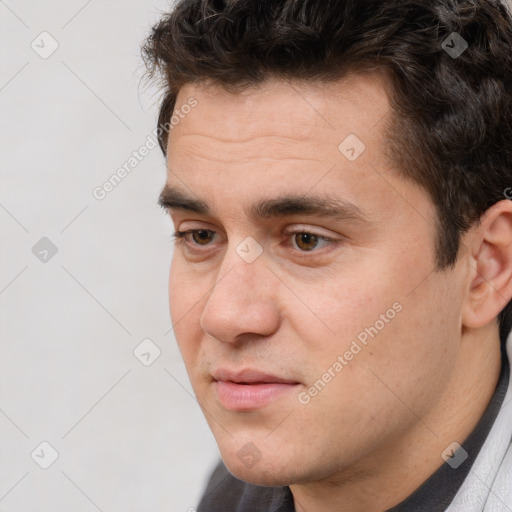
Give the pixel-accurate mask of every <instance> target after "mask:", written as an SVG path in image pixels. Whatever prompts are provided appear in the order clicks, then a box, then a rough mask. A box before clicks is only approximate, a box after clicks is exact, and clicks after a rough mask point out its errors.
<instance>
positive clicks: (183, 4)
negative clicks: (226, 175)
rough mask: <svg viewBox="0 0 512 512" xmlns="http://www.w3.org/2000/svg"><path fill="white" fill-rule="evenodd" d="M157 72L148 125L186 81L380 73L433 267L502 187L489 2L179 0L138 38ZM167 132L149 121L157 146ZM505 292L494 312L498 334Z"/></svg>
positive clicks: (495, 21) (501, 40) (507, 151)
mask: <svg viewBox="0 0 512 512" xmlns="http://www.w3.org/2000/svg"><path fill="white" fill-rule="evenodd" d="M142 55H143V58H144V61H145V63H146V66H147V68H148V74H149V77H150V78H154V77H155V76H156V75H158V76H159V77H160V78H161V79H162V80H163V85H164V96H163V100H162V103H161V107H160V114H159V119H158V123H159V126H163V125H164V124H165V123H166V122H167V125H168V124H169V123H168V121H169V119H170V117H171V115H172V113H173V110H174V107H175V103H176V97H177V94H178V91H179V89H180V88H181V87H182V86H183V85H185V84H194V83H195V84H197V83H203V82H205V83H206V82H210V83H216V84H219V85H221V86H223V87H224V88H225V89H226V90H228V91H231V92H237V91H242V90H243V89H245V88H247V87H250V86H254V85H256V84H259V83H262V82H264V81H265V80H266V79H268V78H271V77H277V78H281V79H284V80H298V81H305V82H310V83H314V82H317V83H322V82H325V83H327V82H331V81H335V80H340V79H343V78H344V77H345V76H347V75H349V74H351V73H358V72H359V73H371V72H383V73H385V76H386V77H387V78H388V81H387V83H388V84H389V91H388V97H389V99H390V104H391V106H392V116H391V117H392V122H388V123H387V124H386V135H387V139H388V144H389V148H388V154H389V156H390V161H391V162H392V163H393V164H394V165H395V166H396V168H397V170H398V172H399V173H400V174H401V175H402V176H404V177H407V178H409V179H412V180H413V182H415V183H416V184H418V185H419V186H421V187H423V189H424V190H426V191H427V193H428V194H429V196H430V198H431V200H432V202H433V204H434V206H435V211H436V218H437V226H436V237H435V238H436V239H435V254H436V264H437V270H443V269H446V268H448V267H453V266H454V265H455V263H456V261H457V257H458V254H459V248H460V242H461V236H462V235H463V234H464V233H465V232H467V230H468V229H469V228H470V227H471V226H472V225H473V224H474V223H475V222H478V221H479V219H480V218H481V216H482V214H483V213H484V212H485V211H486V210H487V209H488V208H489V207H491V206H492V205H493V204H494V203H496V202H497V201H500V200H502V199H505V198H509V197H508V195H507V193H506V191H507V190H512V189H511V188H510V187H511V185H512V183H511V181H512V180H511V178H512V60H511V59H512V23H511V16H510V12H509V10H508V8H507V6H506V5H505V4H503V3H502V2H500V1H499V0H385V1H382V0H329V1H322V2H320V1H318V0H281V1H271V0H178V2H177V3H176V4H175V5H174V8H173V10H172V11H171V12H169V13H166V14H164V15H163V17H162V18H161V19H160V21H159V22H158V23H157V24H156V25H155V26H154V27H153V28H152V31H151V33H150V35H149V36H148V38H147V39H146V40H145V41H144V43H143V45H142ZM168 135H169V131H168V130H159V143H160V147H161V149H162V151H163V152H164V155H166V147H167V140H168ZM510 320H512V301H510V302H509V303H508V304H507V306H506V307H505V308H504V309H503V310H502V311H501V312H500V314H499V316H498V322H499V325H500V328H501V329H500V330H501V334H502V336H503V333H504V332H506V333H508V329H509V327H510Z"/></svg>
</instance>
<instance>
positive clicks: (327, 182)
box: [144, 0, 512, 485]
mask: <svg viewBox="0 0 512 512" xmlns="http://www.w3.org/2000/svg"><path fill="white" fill-rule="evenodd" d="M454 32H455V33H456V35H455V36H454V35H453V33H454ZM466 43H467V47H466V46H465V44H466ZM511 47H512V24H511V21H510V18H509V15H508V12H507V10H506V8H505V7H504V6H503V5H501V4H500V3H499V2H496V1H491V0H489V1H481V2H472V1H469V0H467V1H453V2H452V1H450V2H448V1H442V2H441V1H432V0H429V1H424V2H419V1H406V0H391V1H388V2H384V3H383V2H375V1H361V0H358V1H357V2H356V1H350V0H349V1H344V2H342V1H333V2H327V3H325V2H324V3H320V2H316V1H313V0H311V1H293V0H287V1H283V2H268V3H267V2H261V1H259V0H254V1H220V0H218V1H213V0H212V1H178V3H177V4H176V7H175V8H174V10H173V11H172V12H171V13H170V14H168V15H166V16H164V17H163V18H162V20H161V21H160V22H159V24H158V25H157V26H155V27H154V29H153V32H152V34H151V36H150V37H149V38H148V40H147V42H146V44H145V47H144V55H145V57H146V60H147V62H148V63H149V65H150V68H151V71H152V72H153V73H156V72H157V71H159V72H161V77H162V78H163V81H164V85H165V96H164V98H163V102H162V105H161V110H160V118H159V126H160V130H159V140H160V145H161V147H162V150H163V152H164V154H165V155H166V156H167V163H168V180H167V184H168V190H166V191H164V193H163V194H162V203H163V204H164V205H165V206H170V212H171V213H172V216H173V222H174V225H175V228H176V229H177V230H179V231H187V230H196V231H195V232H194V233H189V234H188V235H186V236H185V237H183V238H180V239H179V243H178V245H177V247H176V248H175V251H174V255H173V262H172V266H171V273H170V282H169V290H170V307H171V317H172V320H173V326H174V332H175V335H176V339H177V342H178V344H179V346H180V350H181V352H182V354H183V357H184V361H185V364H186V366H187V370H188V373H189V376H190V379H191V382H192V385H193V387H194V391H195V393H196V395H197V397H198V401H199V403H200V405H201V407H202V409H203V412H204V413H205V416H206V418H207V420H208V422H209V424H210V427H211V428H212V431H213V433H214V435H215V437H216V439H217V442H218V444H219V448H220V450H221V454H222V456H223V458H224V461H225V462H226V465H227V466H228V468H229V469H230V470H231V471H233V472H234V473H235V474H236V475H237V476H239V477H240V478H243V479H246V480H248V481H252V482H254V483H259V484H263V485H284V484H290V483H292V482H293V483H295V482H301V481H309V480H311V479H314V478H317V479H319V478H323V477H327V476H328V475H329V474H332V473H333V472H336V471H337V472H341V471H343V470H346V469H347V468H348V467H350V465H351V464H353V463H354V461H356V460H361V459H364V457H366V456H370V455H371V454H372V453H377V452H378V453H380V454H381V455H383V454H384V453H385V447H386V446H391V445H392V444H393V442H394V440H395V439H396V438H398V437H400V436H401V435H406V433H407V432H412V430H413V429H414V428H415V427H414V425H415V424H416V423H417V417H421V418H428V417H429V414H433V412H432V411H434V410H435V409H436V406H437V404H439V403H440V402H441V401H442V400H444V398H445V396H446V393H447V390H449V389H450V387H453V383H454V382H455V381H456V380H457V379H460V378H461V375H462V361H465V362H467V361H468V358H469V356H468V353H469V352H468V351H469V348H468V346H467V345H468V343H464V342H463V341H464V337H465V336H467V335H468V333H477V334H474V336H473V338H475V337H476V338H477V337H478V332H484V330H485V329H489V328H490V326H491V325H494V326H495V327H497V326H500V327H501V328H502V329H503V330H504V329H507V328H508V327H509V323H508V319H509V317H510V312H511V307H512V306H511V304H510V303H509V300H510V295H511V294H512V291H511V290H510V282H509V281H510V279H508V280H507V279H506V275H507V271H506V270H505V269H506V267H509V266H510V261H509V259H508V258H509V256H510V254H509V253H510V250H509V249H503V247H504V245H505V244H504V243H503V244H502V245H501V246H500V247H501V251H500V247H494V245H493V244H492V240H493V237H495V238H494V239H496V240H497V239H499V235H500V234H501V235H502V238H501V239H500V240H504V239H505V238H506V236H505V235H503V233H504V232H505V231H507V229H508V225H507V219H508V220H510V217H511V215H510V201H509V199H508V195H507V190H508V191H510V190H511V189H510V187H511V186H512V183H511V182H512V173H511V169H512V145H511V144H510V141H511V139H512V123H511V122H510V119H512V95H511V93H510V83H511V81H512V65H511V61H510V51H511V49H512V48H511ZM184 105H193V109H191V108H188V109H187V112H188V113H187V112H185V110H184V109H183V106H184ZM173 115H174V116H176V119H178V118H179V121H177V122H176V123H170V121H171V119H172V117H173ZM169 127H170V128H172V129H169ZM333 209H336V215H332V210H333ZM327 210H329V212H330V214H329V212H328V211H327ZM300 231H303V233H302V234H301V233H300ZM486 237H487V238H486ZM484 239H485V240H484ZM498 245H499V244H498ZM493 251H494V252H493ZM486 332H490V331H486ZM240 370H250V371H248V372H243V371H242V373H239V371H240ZM226 371H227V373H226ZM254 371H258V372H259V373H262V372H263V373H266V374H271V375H272V376H273V377H278V378H279V379H280V380H281V381H286V382H281V383H280V384H273V385H272V384H270V385H262V386H261V388H258V391H257V392H256V391H254V389H256V386H252V387H253V390H251V391H250V392H248V393H249V394H248V395H247V399H245V398H244V395H243V392H242V391H240V387H241V385H236V384H234V385H231V384H227V385H225V381H226V380H231V381H233V380H235V381H236V380H239V381H244V382H247V381H255V380H262V376H261V375H256V374H252V373H251V372H254ZM230 372H231V373H230ZM255 375H256V376H255ZM267 377H268V375H267ZM270 380H272V379H271V378H270ZM274 380H275V379H274ZM244 385H247V387H248V388H249V387H250V386H251V385H250V384H244ZM390 390H392V391H393V392H392V393H390ZM249 395H250V396H249ZM396 396H399V397H401V400H400V401H397V400H396ZM404 403H406V404H409V405H411V406H412V404H414V414H411V410H410V408H407V407H404ZM248 461H250V462H248Z"/></svg>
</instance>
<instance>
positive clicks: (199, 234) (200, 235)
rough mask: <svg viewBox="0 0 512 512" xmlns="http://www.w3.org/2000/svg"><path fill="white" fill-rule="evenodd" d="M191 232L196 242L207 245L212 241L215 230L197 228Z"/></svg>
mask: <svg viewBox="0 0 512 512" xmlns="http://www.w3.org/2000/svg"><path fill="white" fill-rule="evenodd" d="M191 234H192V238H193V240H194V242H196V243H197V244H198V245H207V244H208V243H209V242H210V241H211V238H212V236H213V234H214V232H213V231H210V230H208V229H196V230H194V231H192V233H191Z"/></svg>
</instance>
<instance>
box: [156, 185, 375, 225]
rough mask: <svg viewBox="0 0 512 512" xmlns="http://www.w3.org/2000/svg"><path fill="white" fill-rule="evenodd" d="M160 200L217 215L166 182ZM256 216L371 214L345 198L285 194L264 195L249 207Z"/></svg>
mask: <svg viewBox="0 0 512 512" xmlns="http://www.w3.org/2000/svg"><path fill="white" fill-rule="evenodd" d="M158 204H159V205H160V206H161V207H162V208H164V209H166V210H168V211H184V212H191V213H195V214H197V215H205V216H214V213H213V212H212V210H211V209H210V207H209V206H208V204H207V203H206V202H204V201H202V200H200V199H196V198H194V197H192V196H190V195H189V194H188V193H187V192H185V191H184V190H182V189H180V188H177V187H171V186H169V185H165V186H164V188H163V189H162V192H161V193H160V196H159V198H158ZM246 213H247V216H248V217H249V218H251V219H253V220H257V219H272V218H277V217H286V216H291V215H315V216H319V217H325V218H332V219H337V220H348V219H351V220H360V221H365V222H368V218H367V216H366V215H365V214H364V213H363V211H362V210H361V209H360V208H359V207H358V206H357V205H355V204H353V203H351V202H348V201H346V200H344V199H341V198H333V197H330V196H312V195H305V194H285V195H281V196H278V197H275V198H269V199H262V200H260V201H258V202H257V203H254V204H253V205H251V206H250V208H249V209H248V210H246Z"/></svg>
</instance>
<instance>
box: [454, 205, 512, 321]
mask: <svg viewBox="0 0 512 512" xmlns="http://www.w3.org/2000/svg"><path fill="white" fill-rule="evenodd" d="M466 243H467V244H469V249H470V253H471V267H472V272H471V279H472V281H471V282H470V285H469V289H468V292H467V296H466V298H465V301H464V304H463V308H462V324H463V325H465V326H467V327H470V328H478V327H482V326H484V325H486V324H488V323H489V322H491V321H492V320H494V319H495V318H496V317H497V316H498V315H499V313H500V312H501V310H502V309H503V308H504V307H505V306H506V305H507V304H508V302H509V301H510V299H511V297H512V201H511V200H508V199H505V200H502V201H498V202H497V203H495V204H494V205H493V206H491V207H490V208H489V209H488V210H487V211H486V212H485V213H484V214H483V216H482V217H481V219H480V224H478V225H477V226H476V227H475V228H473V229H472V230H471V232H470V234H469V236H468V237H467V242H466Z"/></svg>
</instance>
